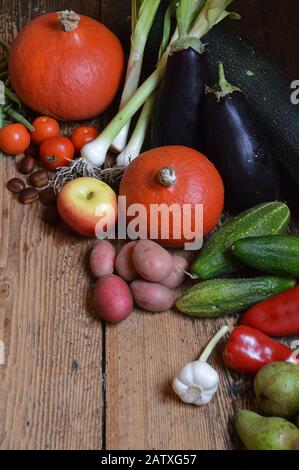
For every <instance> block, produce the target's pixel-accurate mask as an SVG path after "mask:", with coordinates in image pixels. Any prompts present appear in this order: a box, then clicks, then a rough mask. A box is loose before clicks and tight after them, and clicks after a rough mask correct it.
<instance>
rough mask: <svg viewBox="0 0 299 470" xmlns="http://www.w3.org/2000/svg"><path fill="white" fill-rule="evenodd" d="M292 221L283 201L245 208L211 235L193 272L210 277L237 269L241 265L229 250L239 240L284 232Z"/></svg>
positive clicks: (199, 275) (206, 278)
mask: <svg viewBox="0 0 299 470" xmlns="http://www.w3.org/2000/svg"><path fill="white" fill-rule="evenodd" d="M289 222H290V210H289V208H288V206H286V205H285V204H283V203H282V202H269V203H266V204H260V205H259V206H256V207H254V208H253V209H249V210H248V211H245V212H242V214H240V215H239V216H238V217H237V218H235V219H233V220H232V221H230V222H228V223H226V224H225V225H223V226H222V227H221V228H220V229H219V230H218V231H217V232H215V233H214V234H213V235H212V236H211V238H210V239H209V240H208V242H207V243H206V245H205V247H204V248H203V249H202V251H201V252H200V254H199V256H198V258H197V260H196V261H195V263H194V265H193V268H192V270H193V273H194V274H196V276H197V277H198V278H199V279H201V280H208V279H214V278H215V277H218V276H220V275H222V274H228V273H232V272H235V271H238V270H239V268H240V266H241V265H240V263H239V262H238V261H237V260H236V259H235V258H234V257H233V256H232V254H231V252H230V250H229V249H230V247H231V246H232V245H233V244H234V243H235V242H236V241H237V240H240V239H241V238H247V237H255V236H256V237H258V236H264V235H279V234H282V233H285V232H286V230H287V228H288V225H289Z"/></svg>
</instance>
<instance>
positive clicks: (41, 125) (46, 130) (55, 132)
mask: <svg viewBox="0 0 299 470" xmlns="http://www.w3.org/2000/svg"><path fill="white" fill-rule="evenodd" d="M32 125H33V127H34V128H35V131H34V132H31V138H32V142H33V143H34V144H35V145H40V144H41V143H42V142H43V141H44V140H46V139H49V138H50V137H57V136H59V134H60V125H59V123H58V122H57V121H56V120H55V119H53V118H50V117H48V116H40V117H38V118H37V119H35V121H34V122H33V124H32Z"/></svg>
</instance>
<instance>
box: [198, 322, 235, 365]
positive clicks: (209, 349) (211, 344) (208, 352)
mask: <svg viewBox="0 0 299 470" xmlns="http://www.w3.org/2000/svg"><path fill="white" fill-rule="evenodd" d="M229 331H230V328H229V327H228V326H227V325H225V326H223V327H222V328H221V329H220V330H219V331H218V333H216V335H215V336H214V337H213V338H212V339H211V341H210V342H209V343H208V345H207V346H206V348H205V349H204V351H203V353H202V355H201V356H200V358H199V359H198V361H199V362H207V361H208V359H209V357H210V356H211V354H212V352H213V351H214V349H215V348H216V346H217V344H218V343H219V342H220V341H221V340H222V338H224V336H225V335H226V334H227V333H228V332H229Z"/></svg>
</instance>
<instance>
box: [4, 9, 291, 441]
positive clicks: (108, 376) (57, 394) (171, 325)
mask: <svg viewBox="0 0 299 470" xmlns="http://www.w3.org/2000/svg"><path fill="white" fill-rule="evenodd" d="M296 3H297V2H294V1H293V0H284V2H281V1H279V0H240V1H239V2H235V6H234V8H235V9H236V10H237V11H239V12H241V13H242V16H243V20H242V21H240V22H238V24H236V23H235V24H234V25H233V27H234V28H236V29H237V30H238V31H243V32H244V33H245V35H246V36H247V37H249V38H250V39H251V40H252V41H253V42H254V43H255V44H257V45H258V46H259V47H261V48H262V49H263V50H264V51H265V52H266V53H268V54H269V56H270V57H272V58H273V60H275V61H276V62H277V63H278V64H280V65H281V66H282V67H283V68H284V70H285V71H286V72H287V73H288V74H289V76H290V78H292V79H296V78H297V79H298V78H299V66H298V59H297V58H298V52H299V39H298V38H299V35H298V34H297V33H298V28H299V14H298V11H297V10H298V8H297V6H296ZM66 8H68V9H73V10H76V11H78V12H79V13H81V14H87V15H89V16H93V17H95V18H97V19H102V21H103V22H105V23H106V24H107V25H108V26H110V27H111V28H112V29H113V30H114V31H115V32H116V33H118V34H119V36H120V38H121V39H122V41H124V42H126V43H128V35H127V32H128V26H129V21H128V20H126V18H127V17H128V15H129V1H128V0H102V1H99V0H89V1H85V2H81V1H79V0H64V1H58V0H57V1H43V0H36V1H34V0H31V1H28V2H22V1H20V0H19V1H17V0H14V1H11V0H10V1H8V0H0V35H1V37H5V38H7V39H9V40H11V39H12V38H13V37H14V36H15V34H16V33H17V31H18V30H19V29H20V28H21V27H22V26H23V25H24V24H25V23H26V22H27V21H28V20H29V19H30V18H32V17H35V16H37V15H39V14H41V13H44V12H48V11H56V10H61V9H66ZM296 74H297V75H296ZM14 175H15V162H14V160H13V159H12V158H7V159H5V160H3V161H1V163H0V179H1V185H0V210H1V218H0V237H1V238H0V340H4V342H5V353H6V365H4V366H0V396H1V402H0V448H1V449H101V448H107V449H138V448H139V449H143V448H145V449H158V450H159V449H160V450H162V449H166V448H168V449H230V448H233V447H234V445H235V442H234V438H232V436H233V433H232V432H231V424H230V423H231V417H232V415H233V413H234V410H235V409H236V408H238V407H239V406H246V400H247V399H248V400H249V399H250V397H248V394H249V395H250V387H249V386H248V384H247V383H245V382H244V381H243V380H242V379H240V377H238V376H237V375H234V376H232V374H231V373H229V372H227V371H224V370H223V367H222V366H221V358H220V354H219V351H220V349H218V354H215V356H214V358H213V360H212V363H213V364H214V365H215V366H216V367H217V368H218V370H220V371H221V391H220V393H219V394H218V396H217V398H216V399H215V400H214V401H213V402H212V404H211V405H210V406H209V407H206V408H203V409H198V408H193V407H188V406H185V405H183V404H182V403H180V402H179V401H178V400H177V399H176V398H175V397H174V395H173V393H172V392H171V386H170V384H171V381H172V378H173V376H174V375H175V374H176V372H177V371H178V370H179V369H180V367H181V366H182V365H183V364H184V363H185V362H189V361H190V360H192V359H195V358H196V357H197V356H198V355H199V353H200V350H201V348H202V346H203V345H204V344H205V343H206V342H207V340H208V339H209V338H210V336H211V335H212V334H213V333H215V332H216V330H217V328H218V326H219V325H220V324H222V322H221V321H200V320H199V321H192V320H191V319H189V318H185V317H183V316H181V315H179V314H177V313H174V312H169V313H166V314H163V315H149V314H146V313H142V312H138V311H136V312H135V313H134V314H133V315H132V317H131V318H130V319H129V320H128V321H126V322H124V323H122V324H120V325H117V326H105V325H102V324H101V323H99V322H97V321H96V320H95V319H94V318H93V316H92V311H91V310H90V307H89V301H88V298H89V291H90V287H91V285H92V279H91V278H90V275H89V272H88V268H87V254H88V251H89V247H90V246H91V245H92V242H90V241H86V240H83V239H80V238H78V237H76V236H75V235H72V234H71V233H69V232H67V231H66V230H63V229H57V230H53V229H50V228H48V227H46V226H45V224H44V223H43V222H42V220H41V211H42V208H41V207H40V206H39V205H35V206H33V207H23V206H21V205H19V204H18V203H17V201H16V199H15V198H14V197H13V196H12V195H11V194H10V193H8V191H7V190H6V188H5V183H6V181H8V180H9V179H10V178H11V177H13V176H14ZM102 381H103V383H102ZM103 384H104V385H103Z"/></svg>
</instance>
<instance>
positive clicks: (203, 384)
mask: <svg viewBox="0 0 299 470" xmlns="http://www.w3.org/2000/svg"><path fill="white" fill-rule="evenodd" d="M228 331H229V327H228V326H223V327H222V328H221V330H220V331H218V333H217V334H216V335H215V336H214V338H213V339H212V340H211V341H210V342H209V344H208V346H207V347H206V349H205V350H204V352H203V354H202V355H201V357H200V358H199V360H198V361H195V362H190V363H189V364H187V365H185V366H184V367H183V368H182V370H181V371H180V373H179V374H178V376H177V377H176V378H175V379H174V381H173V383H172V387H173V390H174V392H175V393H176V394H177V395H178V396H179V397H180V399H181V400H182V401H183V402H184V403H188V404H192V405H197V406H203V405H207V404H208V403H209V402H210V401H211V400H212V398H213V397H214V395H215V393H216V392H217V390H218V386H219V375H218V373H217V372H216V370H215V369H213V367H212V366H210V365H209V364H208V363H207V360H208V358H209V357H210V355H211V353H212V352H213V350H214V349H215V347H216V345H217V344H218V343H219V341H220V340H221V339H222V338H223V337H224V336H225V335H226V333H227V332H228Z"/></svg>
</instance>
